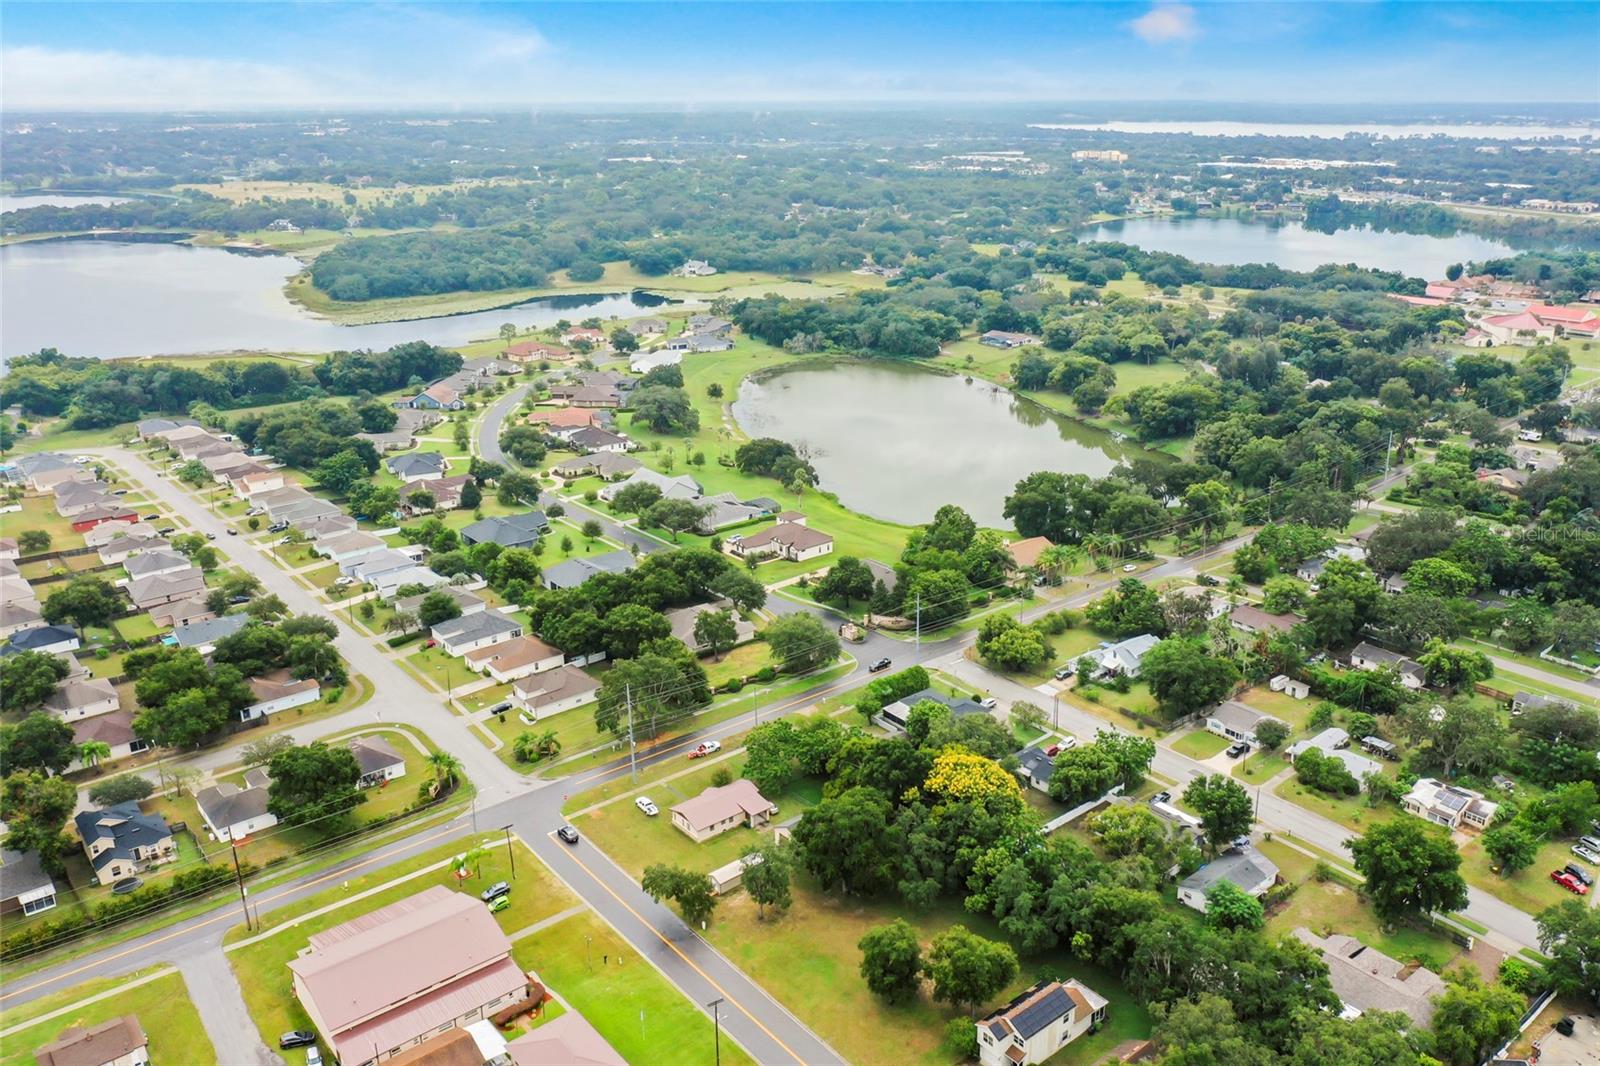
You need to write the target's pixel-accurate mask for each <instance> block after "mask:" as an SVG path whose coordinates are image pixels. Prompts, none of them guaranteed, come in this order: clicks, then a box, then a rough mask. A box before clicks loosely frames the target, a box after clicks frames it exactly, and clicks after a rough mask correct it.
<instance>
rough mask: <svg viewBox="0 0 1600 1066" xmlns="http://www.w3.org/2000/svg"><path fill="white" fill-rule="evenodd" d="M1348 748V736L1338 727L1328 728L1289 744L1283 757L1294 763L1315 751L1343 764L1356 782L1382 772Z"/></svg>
mask: <svg viewBox="0 0 1600 1066" xmlns="http://www.w3.org/2000/svg"><path fill="white" fill-rule="evenodd" d="M1349 747H1350V734H1349V733H1346V732H1345V731H1344V730H1343V729H1340V728H1339V727H1338V726H1330V727H1328V728H1327V729H1324V730H1323V731H1322V732H1320V733H1318V734H1317V735H1316V736H1314V737H1310V738H1308V739H1306V740H1298V741H1295V742H1294V743H1293V744H1290V745H1289V746H1288V748H1286V749H1285V750H1284V755H1285V756H1287V757H1288V759H1289V761H1290V762H1294V761H1295V760H1296V759H1298V758H1299V757H1300V756H1301V754H1302V753H1304V752H1307V751H1315V752H1317V753H1318V754H1320V755H1325V756H1327V757H1329V758H1331V759H1338V760H1339V761H1340V762H1342V763H1344V768H1345V769H1346V770H1349V771H1350V774H1351V776H1352V777H1354V778H1355V779H1356V780H1357V781H1361V780H1364V779H1365V778H1366V776H1367V775H1368V774H1375V773H1379V772H1380V771H1382V769H1383V767H1381V766H1379V765H1378V764H1377V763H1375V762H1373V761H1372V760H1371V759H1368V758H1365V757H1363V756H1360V755H1357V754H1356V753H1355V752H1353V751H1349V750H1347V749H1349Z"/></svg>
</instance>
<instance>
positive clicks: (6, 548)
mask: <svg viewBox="0 0 1600 1066" xmlns="http://www.w3.org/2000/svg"><path fill="white" fill-rule="evenodd" d="M20 558H22V549H21V548H19V547H18V546H17V538H16V537H0V559H7V560H9V561H11V562H13V563H14V562H16V561H17V560H18V559H20Z"/></svg>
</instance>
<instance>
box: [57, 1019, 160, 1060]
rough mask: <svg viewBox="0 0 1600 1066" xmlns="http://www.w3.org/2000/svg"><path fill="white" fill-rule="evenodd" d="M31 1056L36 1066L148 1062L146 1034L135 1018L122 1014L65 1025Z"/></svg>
mask: <svg viewBox="0 0 1600 1066" xmlns="http://www.w3.org/2000/svg"><path fill="white" fill-rule="evenodd" d="M33 1057H34V1058H36V1059H38V1060H39V1066H149V1063H150V1038H149V1037H147V1036H145V1035H144V1026H142V1025H140V1024H139V1019H138V1018H136V1017H134V1016H133V1015H131V1014H124V1015H122V1016H121V1017H120V1018H112V1019H111V1020H110V1021H108V1022H101V1023H100V1024H99V1025H92V1026H89V1027H88V1028H84V1027H82V1026H78V1025H72V1026H68V1027H67V1028H65V1029H63V1030H61V1035H60V1036H58V1037H56V1039H55V1040H54V1042H52V1043H49V1044H46V1045H45V1046H44V1047H42V1048H39V1049H38V1050H37V1051H35V1052H34V1053H33Z"/></svg>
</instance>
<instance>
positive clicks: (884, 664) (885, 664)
mask: <svg viewBox="0 0 1600 1066" xmlns="http://www.w3.org/2000/svg"><path fill="white" fill-rule="evenodd" d="M887 669H889V660H888V659H887V658H883V659H879V660H878V661H877V662H875V663H873V664H872V665H871V666H869V667H867V673H869V674H875V673H877V672H878V671H879V670H887Z"/></svg>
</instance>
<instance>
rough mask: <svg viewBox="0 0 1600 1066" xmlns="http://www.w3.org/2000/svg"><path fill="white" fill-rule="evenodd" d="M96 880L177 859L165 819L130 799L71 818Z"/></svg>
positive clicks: (116, 878)
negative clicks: (144, 811)
mask: <svg viewBox="0 0 1600 1066" xmlns="http://www.w3.org/2000/svg"><path fill="white" fill-rule="evenodd" d="M72 821H73V824H74V825H75V826H77V828H78V837H79V839H81V840H82V841H83V850H84V853H85V854H86V855H88V856H89V866H90V867H91V868H92V869H93V870H94V878H95V882H96V883H97V884H102V885H109V884H111V883H113V882H115V881H120V880H122V879H123V878H124V877H132V876H133V875H134V874H136V873H138V872H139V871H140V870H147V869H149V868H150V867H152V866H160V865H162V864H163V863H169V862H177V861H178V843H177V841H175V840H173V839H172V830H171V829H168V828H167V820H166V819H165V818H163V817H161V816H160V815H159V814H144V813H142V812H141V811H140V810H139V804H138V803H136V802H133V801H131V800H130V801H129V802H127V803H119V804H117V805H116V806H114V807H107V808H106V809H105V810H103V811H79V812H78V815H77V817H75V818H73V820H72Z"/></svg>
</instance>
